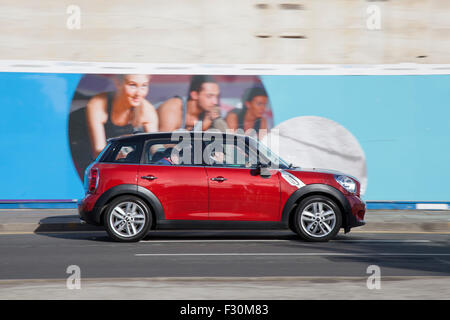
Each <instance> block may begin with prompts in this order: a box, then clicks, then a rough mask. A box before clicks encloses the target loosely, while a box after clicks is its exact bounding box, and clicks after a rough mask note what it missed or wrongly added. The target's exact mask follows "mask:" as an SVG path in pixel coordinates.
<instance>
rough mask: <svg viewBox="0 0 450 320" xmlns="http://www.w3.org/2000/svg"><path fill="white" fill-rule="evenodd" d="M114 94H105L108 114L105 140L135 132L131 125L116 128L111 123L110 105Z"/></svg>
mask: <svg viewBox="0 0 450 320" xmlns="http://www.w3.org/2000/svg"><path fill="white" fill-rule="evenodd" d="M114 95H115V92H107V93H106V97H107V105H106V106H107V112H108V120H106V123H105V135H106V139H108V138H113V137H118V136H121V135H124V134H132V133H133V132H136V130H135V129H134V128H133V126H132V125H131V124H127V125H125V126H116V125H115V124H114V123H112V121H111V112H112V105H113V100H114Z"/></svg>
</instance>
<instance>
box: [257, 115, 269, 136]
mask: <svg viewBox="0 0 450 320" xmlns="http://www.w3.org/2000/svg"><path fill="white" fill-rule="evenodd" d="M266 134H267V120H266V118H264V117H262V118H261V127H259V132H258V138H259V140H261V139H262V138H264V137H265V136H266Z"/></svg>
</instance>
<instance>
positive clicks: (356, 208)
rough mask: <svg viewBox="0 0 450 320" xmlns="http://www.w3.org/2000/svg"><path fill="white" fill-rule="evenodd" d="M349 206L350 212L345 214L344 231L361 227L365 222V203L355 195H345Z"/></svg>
mask: <svg viewBox="0 0 450 320" xmlns="http://www.w3.org/2000/svg"><path fill="white" fill-rule="evenodd" d="M346 198H347V201H348V203H349V205H350V208H351V214H349V215H347V223H346V226H345V233H347V232H349V231H350V229H351V228H355V227H361V226H363V225H365V224H366V222H365V221H364V216H365V214H366V203H365V202H364V200H362V199H361V198H360V197H358V196H356V195H350V196H346Z"/></svg>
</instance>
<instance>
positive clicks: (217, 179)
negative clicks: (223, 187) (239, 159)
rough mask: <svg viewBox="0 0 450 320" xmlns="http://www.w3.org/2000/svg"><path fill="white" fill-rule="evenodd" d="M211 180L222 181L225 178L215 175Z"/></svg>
mask: <svg viewBox="0 0 450 320" xmlns="http://www.w3.org/2000/svg"><path fill="white" fill-rule="evenodd" d="M211 180H212V181H219V182H222V181H225V180H227V179H226V178H224V177H215V178H211Z"/></svg>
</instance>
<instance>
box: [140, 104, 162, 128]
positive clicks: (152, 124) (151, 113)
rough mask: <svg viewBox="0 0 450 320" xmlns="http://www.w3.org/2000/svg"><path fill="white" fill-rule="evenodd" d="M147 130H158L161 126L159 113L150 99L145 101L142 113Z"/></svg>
mask: <svg viewBox="0 0 450 320" xmlns="http://www.w3.org/2000/svg"><path fill="white" fill-rule="evenodd" d="M141 119H142V120H141V121H142V125H143V126H144V131H145V132H157V131H158V127H159V120H158V114H157V113H156V110H155V107H154V106H153V105H152V104H151V103H150V102H148V101H146V100H145V101H144V105H143V108H142V115H141Z"/></svg>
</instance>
